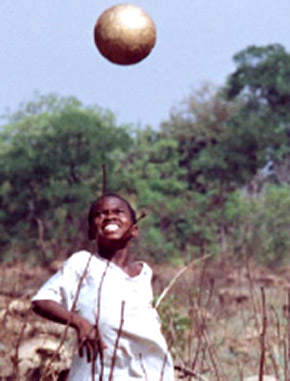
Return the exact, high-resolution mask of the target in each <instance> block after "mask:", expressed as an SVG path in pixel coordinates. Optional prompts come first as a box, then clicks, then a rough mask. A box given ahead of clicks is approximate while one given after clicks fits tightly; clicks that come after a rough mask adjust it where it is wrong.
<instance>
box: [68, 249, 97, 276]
mask: <svg viewBox="0 0 290 381" xmlns="http://www.w3.org/2000/svg"><path fill="white" fill-rule="evenodd" d="M91 259H92V254H91V253H90V252H88V251H87V250H80V251H77V252H75V253H73V254H72V255H71V256H70V257H69V258H68V259H67V260H66V261H65V262H64V267H69V268H72V269H75V270H77V271H78V270H80V271H82V270H84V269H85V267H86V266H88V265H90V262H91Z"/></svg>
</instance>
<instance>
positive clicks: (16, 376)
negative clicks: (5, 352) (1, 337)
mask: <svg viewBox="0 0 290 381" xmlns="http://www.w3.org/2000/svg"><path fill="white" fill-rule="evenodd" d="M26 325H27V316H26V319H25V322H24V323H23V324H22V327H21V331H20V334H19V337H18V339H17V342H16V345H15V351H14V354H13V356H11V362H12V364H13V373H14V374H13V377H14V380H15V381H18V380H20V375H19V347H20V344H21V341H22V339H23V336H24V330H25V328H26Z"/></svg>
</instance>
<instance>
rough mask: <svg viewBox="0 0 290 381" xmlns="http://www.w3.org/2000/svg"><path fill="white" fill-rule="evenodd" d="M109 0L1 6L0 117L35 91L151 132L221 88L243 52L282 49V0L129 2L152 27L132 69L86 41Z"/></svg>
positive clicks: (289, 42)
mask: <svg viewBox="0 0 290 381" xmlns="http://www.w3.org/2000/svg"><path fill="white" fill-rule="evenodd" d="M118 3H119V2H116V1H111V0H99V1H98V0H95V1H92V0H79V1H76V0H61V1H60V0H16V1H11V0H1V2H0V18H1V22H0V36H1V45H0V65H1V66H0V67H1V70H0V80H1V82H0V85H1V87H0V114H3V113H4V112H5V109H7V108H8V109H10V110H11V111H15V110H17V107H18V105H19V104H20V103H21V102H26V101H30V100H33V99H34V94H35V92H39V93H40V94H49V93H52V92H53V93H57V94H59V95H60V96H70V95H73V96H76V97H77V98H78V99H79V100H80V101H81V102H83V103H84V104H85V105H99V106H101V107H102V108H105V109H110V110H111V111H112V112H114V114H115V115H116V117H117V122H118V123H119V124H120V123H129V124H134V125H140V126H145V125H147V124H149V125H151V126H153V127H158V125H159V124H160V122H161V121H163V120H166V119H167V118H168V116H169V112H170V109H171V108H172V107H173V106H176V105H177V104H179V103H180V102H181V101H182V100H183V99H184V98H186V97H187V96H188V95H189V94H190V92H191V91H192V90H193V89H194V88H199V87H200V86H201V85H202V83H204V82H211V83H213V84H216V85H220V84H223V83H224V81H225V79H226V76H227V75H229V74H230V73H231V72H232V71H233V70H234V65H233V62H232V57H233V55H234V54H235V53H237V52H238V51H240V50H242V49H245V48H246V47H247V46H249V45H252V44H255V45H267V44H270V43H281V44H282V45H284V46H285V47H286V49H287V50H288V51H290V1H289V0H139V1H132V2H131V3H132V4H136V5H139V6H141V7H142V8H143V9H145V10H146V11H147V12H148V13H149V14H150V15H151V17H152V18H153V20H154V22H155V24H156V28H157V43H156V46H155V48H154V50H153V51H152V52H151V54H150V56H149V57H148V58H147V59H145V60H144V61H142V62H141V63H139V64H137V65H134V66H118V65H114V64H112V63H110V62H108V61H107V60H105V59H104V58H103V57H102V56H101V55H100V54H99V53H98V52H97V50H96V48H95V46H94V43H93V29H94V25H95V22H96V20H97V18H98V16H99V15H100V14H101V13H102V12H103V11H104V10H105V9H106V8H108V7H110V6H112V5H115V4H118Z"/></svg>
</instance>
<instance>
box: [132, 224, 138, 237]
mask: <svg viewBox="0 0 290 381" xmlns="http://www.w3.org/2000/svg"><path fill="white" fill-rule="evenodd" d="M131 236H132V237H133V238H136V237H138V236H139V229H138V226H137V225H136V224H134V225H133V226H132V228H131Z"/></svg>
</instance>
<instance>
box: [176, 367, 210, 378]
mask: <svg viewBox="0 0 290 381" xmlns="http://www.w3.org/2000/svg"><path fill="white" fill-rule="evenodd" d="M174 369H175V370H177V371H178V372H180V373H182V374H183V377H188V376H191V377H194V378H195V379H196V380H198V381H208V379H207V378H205V377H203V376H202V375H200V374H197V373H196V372H194V371H193V370H192V369H189V368H186V367H182V366H180V365H175V366H174Z"/></svg>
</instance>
